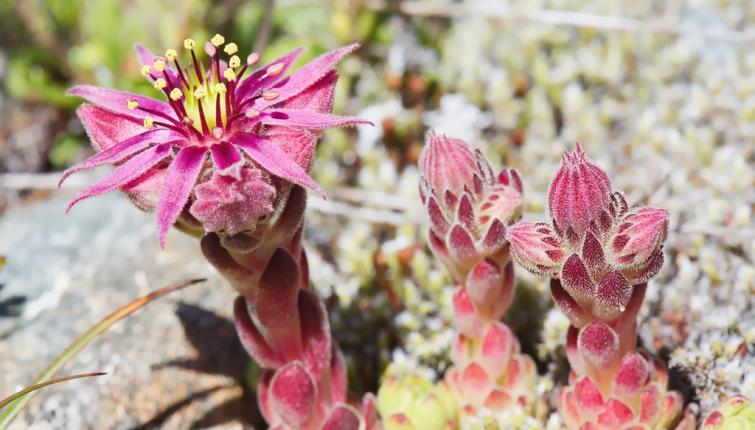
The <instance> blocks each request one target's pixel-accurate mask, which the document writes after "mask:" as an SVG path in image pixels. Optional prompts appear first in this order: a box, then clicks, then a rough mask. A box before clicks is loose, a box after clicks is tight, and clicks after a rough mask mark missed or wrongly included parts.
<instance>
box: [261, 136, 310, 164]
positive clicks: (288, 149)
mask: <svg viewBox="0 0 755 430" xmlns="http://www.w3.org/2000/svg"><path fill="white" fill-rule="evenodd" d="M265 139H267V140H269V141H270V142H273V144H275V146H277V147H278V148H279V149H280V150H281V151H282V152H283V153H284V154H286V156H287V157H288V158H290V159H292V160H294V161H295V162H296V164H298V165H300V166H301V167H302V168H303V169H304V170H306V171H309V169H310V168H311V167H312V161H313V159H314V155H315V146H316V145H317V135H315V134H314V133H313V132H311V131H309V130H303V129H298V128H288V127H277V126H270V127H269V129H268V131H267V132H266V133H265Z"/></svg>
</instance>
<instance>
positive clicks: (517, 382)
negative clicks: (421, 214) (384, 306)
mask: <svg viewBox="0 0 755 430" xmlns="http://www.w3.org/2000/svg"><path fill="white" fill-rule="evenodd" d="M419 167H420V169H421V171H422V179H421V183H420V194H421V197H422V201H423V203H424V205H425V208H426V210H427V213H428V215H429V218H430V232H429V243H430V247H431V249H432V250H433V252H434V253H435V255H436V256H438V257H439V258H440V259H441V260H442V261H443V262H444V263H445V264H446V266H447V267H448V269H449V271H450V272H451V275H452V277H453V280H454V282H455V283H456V284H457V286H458V287H457V289H456V290H455V292H454V295H453V311H454V323H455V325H456V328H457V330H458V333H457V337H456V340H455V343H454V348H453V352H452V358H453V365H452V366H451V367H450V368H449V369H448V370H447V371H446V375H445V384H446V386H447V387H448V389H449V390H450V391H451V393H452V394H453V396H454V398H455V400H456V405H457V408H458V411H459V419H460V421H461V422H462V423H463V422H464V419H465V417H468V416H475V415H476V414H477V413H478V411H479V410H480V409H482V408H486V409H488V410H492V411H498V412H500V413H503V412H505V411H506V410H508V409H509V408H511V407H513V406H518V407H523V408H525V409H526V408H529V407H530V406H531V405H532V403H533V400H534V394H535V393H534V384H535V378H536V369H535V366H534V362H533V361H532V359H531V358H529V357H527V356H526V355H522V354H520V353H519V342H518V340H517V339H516V337H515V336H514V334H513V333H512V332H511V330H510V329H509V328H508V327H507V326H506V325H505V324H503V323H501V322H500V321H499V320H500V319H501V317H502V316H503V315H504V313H505V312H506V311H507V310H508V308H509V307H510V306H511V301H512V298H513V294H514V266H513V264H512V261H511V258H510V255H509V243H508V241H507V240H506V229H507V226H508V225H510V224H511V223H512V222H513V221H515V220H516V219H517V218H518V217H519V216H520V211H521V202H522V182H521V179H520V177H519V174H518V173H517V172H516V171H515V170H509V169H503V170H501V171H500V172H499V173H498V174H495V173H494V172H493V170H492V169H491V167H490V164H489V163H488V161H487V160H486V159H485V158H484V156H483V155H482V153H481V152H479V151H476V152H472V151H471V150H470V149H469V147H468V146H467V144H466V143H465V142H463V141H461V140H458V139H450V138H447V137H445V136H437V135H435V134H434V133H432V132H430V133H428V135H427V142H426V145H425V148H424V150H423V152H422V154H421V156H420V160H419Z"/></svg>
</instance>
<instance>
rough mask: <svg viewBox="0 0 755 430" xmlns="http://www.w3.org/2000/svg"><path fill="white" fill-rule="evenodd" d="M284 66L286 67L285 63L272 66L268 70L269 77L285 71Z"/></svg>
mask: <svg viewBox="0 0 755 430" xmlns="http://www.w3.org/2000/svg"><path fill="white" fill-rule="evenodd" d="M283 66H284V64H283V63H278V64H273V65H272V66H270V67H268V68H267V75H268V76H275V75H277V74H278V73H280V72H281V70H283Z"/></svg>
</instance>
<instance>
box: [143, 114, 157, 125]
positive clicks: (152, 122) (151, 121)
mask: <svg viewBox="0 0 755 430" xmlns="http://www.w3.org/2000/svg"><path fill="white" fill-rule="evenodd" d="M153 125H155V120H154V119H152V117H151V116H147V117H145V118H144V128H152V126H153Z"/></svg>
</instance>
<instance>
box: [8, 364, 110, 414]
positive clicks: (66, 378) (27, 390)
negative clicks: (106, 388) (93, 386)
mask: <svg viewBox="0 0 755 430" xmlns="http://www.w3.org/2000/svg"><path fill="white" fill-rule="evenodd" d="M102 375H107V373H105V372H93V373H82V374H80V375H70V376H63V377H61V378H55V379H50V380H49V381H46V382H42V383H41V384H34V385H32V386H30V387H26V388H24V389H23V390H21V391H19V392H17V393H15V394H11V395H10V396H8V397H6V398H4V399H3V400H0V409H3V408H4V407H6V406H8V405H9V404H10V403H11V402H13V401H14V400H16V399H18V398H19V397H21V396H23V395H25V394H28V393H31V392H32V391H37V390H39V389H40V388H44V387H47V386H49V385H54V384H58V383H60V382H65V381H72V380H74V379H82V378H91V377H94V376H102Z"/></svg>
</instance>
